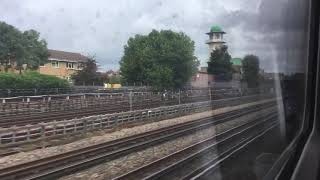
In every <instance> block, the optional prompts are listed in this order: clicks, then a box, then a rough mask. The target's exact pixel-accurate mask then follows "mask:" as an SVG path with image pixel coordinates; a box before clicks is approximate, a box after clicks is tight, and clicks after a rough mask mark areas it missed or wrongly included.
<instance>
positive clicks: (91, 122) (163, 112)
mask: <svg viewBox="0 0 320 180" xmlns="http://www.w3.org/2000/svg"><path fill="white" fill-rule="evenodd" d="M270 98H273V96H271V95H270V94H269V95H255V96H246V97H239V98H228V99H221V100H214V101H205V102H197V103H188V104H181V105H174V106H166V107H158V108H153V109H144V110H136V111H129V112H122V113H113V114H106V115H96V116H90V117H84V118H80V119H72V120H68V121H54V122H50V123H40V124H36V125H27V126H22V127H10V128H6V129H0V144H1V146H7V145H13V144H19V143H25V142H30V141H35V140H43V139H47V138H53V137H58V136H66V135H69V134H74V133H81V132H82V133H84V132H86V131H92V130H97V129H112V128H115V127H120V126H122V125H127V124H130V123H138V122H145V123H147V122H154V121H159V120H163V119H169V118H173V117H178V116H183V115H187V114H192V113H195V112H201V111H207V110H212V109H216V108H221V107H225V106H234V105H239V104H244V103H248V102H254V101H257V100H262V99H270Z"/></svg>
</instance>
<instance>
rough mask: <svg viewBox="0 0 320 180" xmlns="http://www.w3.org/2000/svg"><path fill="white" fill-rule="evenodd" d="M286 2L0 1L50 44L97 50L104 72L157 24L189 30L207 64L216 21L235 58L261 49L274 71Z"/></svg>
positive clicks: (0, 13) (0, 16)
mask: <svg viewBox="0 0 320 180" xmlns="http://www.w3.org/2000/svg"><path fill="white" fill-rule="evenodd" d="M286 2H287V0H241V1H239V0H223V1H222V0H152V1H151V0H116V1H114V0H68V1H66V0H42V1H39V0H23V1H21V0H0V21H4V22H6V23H8V24H11V25H13V26H15V27H17V28H19V29H20V30H29V29H34V30H36V31H38V32H40V34H41V38H44V39H45V40H46V41H47V43H48V48H49V49H56V50H63V51H71V52H79V53H81V54H84V55H95V56H96V58H97V60H98V63H99V65H100V70H101V71H105V70H108V69H114V70H117V69H119V63H118V62H119V61H120V59H121V57H122V55H123V47H124V45H125V44H126V42H127V40H128V38H129V37H132V36H134V35H135V34H148V33H149V32H150V31H151V30H152V29H156V30H161V29H171V30H174V31H178V32H179V31H182V32H184V33H186V34H187V35H188V36H190V37H191V39H192V40H194V41H195V49H196V50H195V55H196V56H197V57H198V58H199V59H200V61H201V65H202V66H204V65H206V62H207V60H208V58H209V53H208V47H207V45H206V44H205V41H206V40H207V39H208V36H207V35H206V34H205V33H206V32H208V31H209V29H210V27H211V26H212V25H219V26H221V27H222V29H223V30H224V31H225V32H227V34H226V35H225V41H226V42H227V45H228V47H229V52H230V54H231V56H232V57H243V56H244V55H246V54H255V55H258V56H259V58H260V64H261V67H262V68H263V69H265V70H266V71H274V70H275V69H276V67H275V66H274V65H275V64H277V63H278V64H280V66H281V62H280V61H279V57H281V52H279V47H280V46H282V45H283V44H281V42H283V41H281V40H282V37H283V34H284V30H283V26H282V25H283V21H282V20H283V18H282V17H283V15H284V6H285V5H286ZM298 32H299V31H298ZM293 33H297V31H295V32H293ZM280 51H281V50H280ZM282 62H285V61H282ZM282 66H286V64H283V63H282Z"/></svg>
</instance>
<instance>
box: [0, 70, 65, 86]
mask: <svg viewBox="0 0 320 180" xmlns="http://www.w3.org/2000/svg"><path fill="white" fill-rule="evenodd" d="M34 88H37V89H49V88H69V83H68V81H67V80H64V79H61V78H58V77H55V76H50V75H44V74H40V73H38V72H25V73H23V74H21V75H20V74H15V73H0V89H34Z"/></svg>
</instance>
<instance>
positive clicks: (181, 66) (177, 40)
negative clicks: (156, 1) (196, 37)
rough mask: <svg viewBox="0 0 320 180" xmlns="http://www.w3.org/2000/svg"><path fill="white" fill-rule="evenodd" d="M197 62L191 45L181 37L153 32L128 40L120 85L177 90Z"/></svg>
mask: <svg viewBox="0 0 320 180" xmlns="http://www.w3.org/2000/svg"><path fill="white" fill-rule="evenodd" d="M198 65H199V61H198V60H197V59H196V57H195V56H194V42H193V41H192V40H191V39H190V38H189V37H188V36H187V35H185V34H184V33H182V32H180V33H177V32H173V31H171V30H161V31H156V30H153V31H152V32H150V33H149V34H148V35H136V36H135V37H131V38H129V40H128V42H127V45H125V46H124V55H123V57H122V59H121V61H120V72H121V76H122V81H123V82H124V83H129V84H133V83H138V84H140V83H142V84H148V85H151V86H153V87H154V88H156V89H167V88H179V87H182V86H183V85H185V84H186V82H187V81H189V80H190V79H191V76H192V75H193V74H194V73H195V72H196V70H197V67H198Z"/></svg>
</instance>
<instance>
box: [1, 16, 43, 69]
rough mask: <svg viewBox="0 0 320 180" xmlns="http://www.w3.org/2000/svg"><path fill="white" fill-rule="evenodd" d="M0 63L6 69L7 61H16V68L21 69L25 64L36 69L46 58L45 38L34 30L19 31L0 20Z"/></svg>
mask: <svg viewBox="0 0 320 180" xmlns="http://www.w3.org/2000/svg"><path fill="white" fill-rule="evenodd" d="M0 34H1V36H0V63H1V64H2V65H4V66H5V69H6V71H7V69H8V67H9V61H12V62H16V68H17V69H18V70H20V72H21V70H22V65H23V64H26V65H27V67H28V68H30V69H36V68H38V67H39V65H40V64H44V63H46V62H47V60H48V56H49V53H48V49H47V43H46V41H45V40H43V39H40V34H39V33H38V32H37V31H35V30H28V31H24V32H21V31H19V30H18V29H16V28H15V27H13V26H11V25H8V24H6V23H5V22H0Z"/></svg>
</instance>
